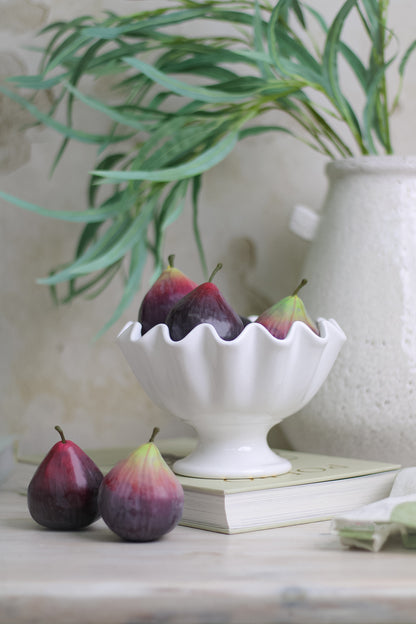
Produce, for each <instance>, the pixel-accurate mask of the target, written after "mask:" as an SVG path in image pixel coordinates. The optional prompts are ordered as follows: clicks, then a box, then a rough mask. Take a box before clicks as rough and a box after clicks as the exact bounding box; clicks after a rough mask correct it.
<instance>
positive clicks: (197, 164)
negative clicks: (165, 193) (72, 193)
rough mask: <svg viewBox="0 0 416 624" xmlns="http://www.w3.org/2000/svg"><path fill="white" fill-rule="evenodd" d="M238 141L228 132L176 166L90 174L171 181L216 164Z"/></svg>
mask: <svg viewBox="0 0 416 624" xmlns="http://www.w3.org/2000/svg"><path fill="white" fill-rule="evenodd" d="M237 141H238V132H230V133H229V134H228V135H227V136H225V137H224V138H223V139H221V141H218V143H216V144H215V145H214V146H213V147H211V148H209V149H207V150H206V151H205V152H203V153H202V154H200V155H199V156H196V158H193V159H192V160H190V161H189V162H187V163H185V164H183V165H178V166H177V167H166V168H165V169H159V170H148V171H145V170H144V171H140V170H139V171H99V170H96V171H92V172H91V173H92V175H96V176H98V177H102V178H108V179H107V182H115V181H120V180H153V181H155V182H172V181H174V180H179V179H184V178H192V177H194V176H195V175H199V174H200V173H203V172H204V171H207V170H208V169H211V168H212V167H214V166H215V165H218V163H220V162H221V161H222V160H224V158H226V156H228V154H230V152H232V150H233V149H234V147H235V145H236V143H237Z"/></svg>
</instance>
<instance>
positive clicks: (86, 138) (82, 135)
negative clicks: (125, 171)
mask: <svg viewBox="0 0 416 624" xmlns="http://www.w3.org/2000/svg"><path fill="white" fill-rule="evenodd" d="M0 92H1V93H3V94H4V95H7V97H9V98H10V99H11V100H13V101H14V102H16V103H17V104H20V105H21V106H22V107H23V108H25V109H26V110H27V111H29V113H31V114H32V115H33V117H35V119H38V121H41V122H42V123H44V124H45V125H46V126H49V127H50V128H52V129H53V130H56V131H57V132H58V133H59V134H63V135H64V136H67V137H69V138H71V139H76V140H77V141H81V142H83V143H103V142H106V143H107V142H108V141H109V142H111V143H119V142H120V141H125V140H126V139H129V138H131V137H132V136H133V134H124V135H118V136H113V137H108V135H105V134H90V133H88V132H83V131H82V130H74V129H73V128H70V127H68V126H66V125H65V124H62V123H60V122H58V121H55V120H54V119H52V117H50V116H49V115H47V114H45V113H42V111H40V110H39V109H38V108H37V106H35V105H34V104H32V103H31V102H29V101H28V100H25V98H23V97H22V96H20V95H19V94H18V93H14V92H13V91H11V90H10V89H7V88H6V87H4V86H3V85H0Z"/></svg>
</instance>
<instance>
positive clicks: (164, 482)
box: [27, 425, 184, 542]
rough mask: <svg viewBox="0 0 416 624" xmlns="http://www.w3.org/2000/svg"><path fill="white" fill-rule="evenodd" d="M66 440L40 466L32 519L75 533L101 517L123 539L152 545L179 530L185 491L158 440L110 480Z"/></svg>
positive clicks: (33, 484)
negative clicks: (158, 444) (159, 446)
mask: <svg viewBox="0 0 416 624" xmlns="http://www.w3.org/2000/svg"><path fill="white" fill-rule="evenodd" d="M55 429H56V430H57V431H58V432H59V434H60V437H61V440H60V441H59V442H56V444H54V446H53V447H52V448H51V449H50V451H49V453H48V454H47V455H46V457H45V458H44V459H43V461H42V462H41V463H40V464H39V466H38V468H37V470H36V472H35V473H34V475H33V477H32V479H31V481H30V483H29V487H28V493H27V501H28V508H29V512H30V515H31V516H32V518H33V519H34V520H35V521H36V522H37V523H38V524H40V525H41V526H43V527H46V528H48V529H52V530H61V531H76V530H79V529H83V528H85V527H87V526H89V525H90V524H92V523H93V522H95V521H96V520H98V518H100V517H102V519H103V520H104V522H105V523H106V525H107V526H108V527H109V529H111V531H112V532H113V533H115V534H116V535H117V536H118V537H120V538H122V539H123V540H126V541H130V542H149V541H154V540H156V539H159V538H160V537H162V536H163V535H165V534H166V533H168V532H169V531H171V530H172V529H174V528H175V526H176V525H177V524H178V522H179V521H180V519H181V517H182V513H183V504H184V492H183V488H182V485H181V484H180V482H179V480H178V479H177V477H176V476H175V474H174V473H173V472H172V470H171V469H170V468H169V466H168V464H167V463H166V462H165V460H164V459H163V457H162V455H161V453H160V451H159V449H158V447H157V446H156V445H155V443H154V438H155V436H156V434H157V433H158V431H159V429H158V428H157V427H155V428H154V430H153V433H152V436H151V438H150V440H149V442H147V443H145V444H142V445H141V446H139V448H137V449H136V450H135V451H133V452H132V453H130V454H129V455H128V456H127V457H126V458H125V459H122V460H120V461H119V462H118V463H117V464H116V465H115V466H114V467H113V468H112V469H111V470H110V471H109V472H108V473H107V474H106V475H105V476H104V475H103V473H102V472H101V470H100V469H99V468H98V466H97V465H96V464H95V462H94V461H93V460H92V459H91V457H90V456H89V455H87V453H85V452H84V451H83V450H82V449H81V448H80V447H79V446H78V445H77V444H75V443H74V442H72V441H71V440H67V439H66V438H65V435H64V433H63V431H62V429H61V427H59V426H58V425H57V426H56V427H55Z"/></svg>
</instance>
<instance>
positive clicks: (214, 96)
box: [123, 57, 249, 104]
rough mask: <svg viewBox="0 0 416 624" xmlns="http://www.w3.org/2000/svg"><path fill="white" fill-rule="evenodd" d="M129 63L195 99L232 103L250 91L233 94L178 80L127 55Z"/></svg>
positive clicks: (126, 60)
mask: <svg viewBox="0 0 416 624" xmlns="http://www.w3.org/2000/svg"><path fill="white" fill-rule="evenodd" d="M123 60H124V62H125V63H127V65H131V67H134V68H135V69H139V70H140V71H141V72H143V73H144V74H145V75H146V76H148V78H150V79H151V80H153V81H154V82H156V83H157V84H160V85H161V86H162V87H165V88H166V89H169V90H170V91H172V92H173V93H176V94H177V95H182V96H183V97H188V98H192V99H194V100H199V101H201V102H210V103H216V104H219V103H230V102H239V101H241V100H242V99H246V98H247V97H248V95H249V93H241V94H238V95H235V94H234V95H231V94H228V93H224V92H223V91H220V90H217V89H214V88H212V89H208V88H206V87H201V86H198V85H191V84H187V83H186V82H183V81H182V80H178V79H177V78H174V77H172V76H169V75H167V74H165V73H163V72H161V71H160V70H158V69H156V67H154V66H153V65H149V64H148V63H145V62H144V61H141V60H140V59H137V58H129V57H126V58H124V59H123Z"/></svg>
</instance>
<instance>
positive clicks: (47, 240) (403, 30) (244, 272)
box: [0, 0, 416, 452]
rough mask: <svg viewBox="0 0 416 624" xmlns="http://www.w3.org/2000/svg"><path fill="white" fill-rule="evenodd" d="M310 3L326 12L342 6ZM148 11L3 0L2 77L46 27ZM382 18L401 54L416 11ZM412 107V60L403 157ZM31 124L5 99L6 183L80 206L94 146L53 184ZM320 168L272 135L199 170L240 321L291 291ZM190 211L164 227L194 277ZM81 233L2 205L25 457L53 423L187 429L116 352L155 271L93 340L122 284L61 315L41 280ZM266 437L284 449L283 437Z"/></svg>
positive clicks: (13, 379) (2, 405)
mask: <svg viewBox="0 0 416 624" xmlns="http://www.w3.org/2000/svg"><path fill="white" fill-rule="evenodd" d="M314 4H316V6H317V8H319V9H320V10H321V11H324V12H325V13H326V14H327V15H328V16H329V15H332V14H333V12H334V10H335V9H336V8H337V7H338V6H340V4H341V3H340V2H338V1H337V2H335V3H334V2H333V0H332V1H331V0H320V1H319V2H318V1H317V0H315V2H314ZM139 5H140V7H139ZM146 6H149V7H150V6H154V2H153V1H150V0H148V1H147V2H138V1H136V2H132V1H131V0H130V1H129V0H112V1H111V2H110V1H107V0H73V1H72V2H67V1H66V0H39V1H36V0H0V13H1V20H0V79H2V78H4V77H6V76H8V75H13V74H20V73H24V72H28V73H30V72H32V71H34V70H35V69H36V66H37V57H36V55H35V54H34V53H33V52H32V51H30V50H28V49H27V48H28V47H29V46H30V45H33V44H34V43H35V41H36V40H35V33H36V31H37V30H38V29H39V28H41V27H42V26H45V25H46V24H48V23H51V22H53V21H55V20H58V19H68V18H73V17H76V16H77V15H80V14H81V13H83V14H86V13H89V14H96V15H99V14H100V13H101V12H102V11H103V10H105V9H110V8H111V9H112V10H114V11H116V12H121V13H126V14H127V13H130V12H132V11H134V10H136V9H139V8H140V9H141V8H145V7H146ZM390 22H391V24H392V26H393V28H394V29H395V30H396V32H397V33H398V35H399V38H400V41H401V47H402V49H405V48H406V47H407V45H408V44H409V43H410V41H411V40H412V38H413V37H414V27H413V26H414V24H415V23H416V3H415V2H414V1H412V0H395V2H392V3H391V8H390ZM360 45H361V42H360V41H359V40H358V41H357V46H358V47H359V46H360ZM347 79H348V77H347ZM97 88H99V87H97ZM352 88H353V87H351V89H352ZM351 93H352V97H355V93H354V92H353V91H351ZM42 97H47V96H45V95H43V96H39V100H38V103H39V105H41V106H42V105H44V104H45V105H46V102H42ZM415 101H416V62H415V60H412V61H411V63H410V64H409V67H408V71H407V76H406V82H405V86H404V90H403V95H402V100H401V105H400V107H399V109H398V110H397V112H396V115H395V117H394V118H393V122H392V130H393V140H394V146H395V150H396V152H397V153H402V154H414V153H415V131H414V113H415V104H414V103H415ZM28 121H29V118H28V116H27V114H26V113H24V112H23V111H22V110H21V109H20V108H19V107H18V106H17V105H15V104H13V103H12V102H10V101H8V100H7V99H6V98H4V97H3V96H0V188H1V189H2V190H3V191H5V192H7V193H11V194H14V195H17V196H19V197H21V198H22V199H26V200H28V201H33V202H35V203H37V204H40V205H42V206H45V207H50V208H56V207H59V208H61V209H63V210H70V209H73V208H77V207H79V206H85V192H86V184H87V176H86V172H87V171H88V170H90V169H91V168H92V165H93V164H94V158H95V151H94V149H91V148H88V147H86V146H85V145H81V144H77V143H74V144H72V145H71V146H70V148H69V149H68V151H67V153H66V155H65V156H64V158H63V160H62V162H61V164H60V165H59V167H58V168H57V170H56V171H55V173H54V175H53V176H52V177H50V176H49V171H50V167H51V164H52V162H53V158H54V155H55V153H56V150H57V149H58V147H59V138H58V137H57V136H56V135H55V134H54V133H53V132H52V131H51V130H48V129H46V128H44V127H37V128H32V129H29V130H27V129H24V128H22V127H23V126H24V124H25V123H27V122H28ZM80 121H81V123H83V124H85V125H86V126H88V127H89V126H90V125H91V124H93V126H94V127H95V128H97V129H99V128H100V124H101V123H103V122H102V121H101V120H99V119H97V118H96V117H95V116H94V117H92V116H91V113H90V112H82V113H81V117H80ZM324 165H325V159H324V158H323V157H321V156H319V155H317V154H316V153H315V152H313V151H312V150H310V149H309V148H308V147H306V146H305V145H303V144H301V143H299V142H295V141H294V140H293V139H292V138H290V137H288V136H285V135H283V134H280V135H276V134H270V135H264V136H262V137H261V138H259V137H257V138H251V139H247V140H245V141H244V142H243V143H241V144H240V145H239V146H238V147H237V148H236V149H235V151H234V152H233V153H232V154H231V155H230V156H229V157H228V158H227V159H226V160H225V161H224V162H223V163H222V164H221V165H219V166H218V167H216V168H215V169H214V170H212V171H210V172H209V173H208V174H207V175H206V176H205V178H204V187H203V193H202V202H201V226H202V230H203V232H204V233H205V238H204V241H205V246H206V249H207V255H208V261H209V264H210V266H214V265H215V264H216V263H217V262H218V261H220V260H221V261H222V262H223V263H224V270H223V271H222V273H221V274H219V275H218V279H217V283H218V286H219V287H220V288H221V290H222V291H223V292H224V294H225V296H226V297H227V298H228V299H229V300H230V302H231V303H232V304H233V305H234V306H235V307H236V308H237V309H238V310H239V311H240V312H241V313H243V314H248V313H250V312H258V311H261V309H262V308H263V307H265V306H267V305H269V303H272V302H274V301H277V300H278V299H280V298H281V297H283V296H285V295H286V294H287V293H288V292H289V291H291V290H293V287H294V285H295V284H296V283H297V281H298V279H299V277H300V273H301V267H302V262H303V258H304V255H305V252H306V250H307V245H308V243H306V242H305V241H302V240H300V239H299V238H297V237H296V236H295V235H294V234H293V233H292V232H291V231H290V229H289V221H290V216H291V212H292V209H293V206H294V205H295V204H297V203H301V204H307V205H309V206H310V207H312V208H313V209H315V210H317V211H319V207H320V205H321V203H322V200H323V198H324V195H325V191H326V180H325V175H324ZM189 217H190V215H189V210H188V211H185V213H184V214H183V216H182V217H181V218H180V220H179V221H178V222H177V223H176V224H175V225H174V227H173V228H172V229H171V232H170V234H169V237H168V241H167V245H166V249H165V251H166V254H168V253H173V252H176V254H177V260H178V265H180V267H181V268H182V269H183V270H184V271H185V272H187V273H188V274H189V275H190V277H192V278H193V279H194V280H196V281H201V280H202V272H201V271H200V269H199V267H198V263H197V252H196V247H195V244H194V241H193V238H192V233H191V227H190V218H189ZM78 231H79V226H78V225H69V224H67V223H64V222H59V221H52V220H48V219H44V218H42V217H39V216H37V215H34V214H31V213H28V212H25V211H23V210H21V209H19V208H16V207H14V206H12V205H10V204H8V203H6V202H4V201H1V200H0V253H1V263H0V300H1V315H0V341H1V351H0V434H5V433H15V434H16V435H18V436H19V438H20V443H21V448H22V452H27V451H30V452H43V451H46V450H47V449H48V448H49V447H50V446H51V444H52V443H53V442H55V441H56V434H55V432H54V431H53V426H54V425H55V424H61V426H62V427H63V428H64V430H65V431H66V433H67V436H68V437H70V438H71V439H73V440H75V441H77V442H78V443H79V444H80V445H81V446H84V447H92V446H102V445H110V444H120V445H131V444H133V445H135V444H136V443H137V444H140V443H141V442H143V441H144V440H145V439H147V437H148V435H149V433H150V431H151V429H152V427H153V426H154V425H155V424H158V425H159V426H160V427H161V430H162V432H161V436H163V437H168V436H171V435H179V436H181V435H187V434H189V433H192V432H191V430H190V429H188V428H187V427H186V426H185V425H182V424H181V423H179V422H178V421H177V420H176V419H175V418H173V417H172V416H170V415H168V414H166V413H162V412H161V410H159V408H157V407H156V406H155V405H153V404H152V403H151V401H150V400H149V399H148V398H147V397H146V395H145V394H144V392H143V391H142V390H141V388H140V386H139V385H138V383H137V382H136V380H135V378H134V377H133V374H132V373H131V371H130V369H129V367H128V366H127V364H126V362H125V361H124V359H123V357H122V355H121V352H120V351H119V349H118V347H117V345H116V344H115V335H116V333H117V331H118V329H120V328H121V327H122V326H123V324H124V322H125V321H127V320H131V319H135V318H136V316H137V310H138V307H139V304H140V300H141V297H142V296H143V294H144V292H145V291H146V290H147V288H148V282H147V279H148V278H149V276H150V274H151V271H152V267H151V266H150V263H149V266H148V267H147V269H146V277H145V280H144V282H143V286H142V290H141V292H140V293H138V295H137V298H136V300H135V301H134V303H133V304H132V305H131V306H130V309H129V310H128V311H127V312H126V313H125V315H124V317H123V319H121V321H120V322H119V323H118V324H117V326H116V327H114V328H113V329H112V330H110V331H109V332H108V333H107V334H106V335H105V336H104V337H103V338H101V339H100V340H99V341H98V342H94V341H93V336H94V334H95V333H96V332H97V331H98V330H99V329H100V328H101V326H102V325H103V324H104V323H105V321H106V320H107V319H108V317H109V315H110V312H111V311H112V310H113V309H114V307H115V305H116V302H117V301H118V298H119V296H120V293H121V285H120V283H119V282H117V281H115V282H114V283H113V284H112V285H111V286H110V287H109V288H108V290H106V291H105V292H104V293H103V294H102V295H101V296H100V297H98V298H97V299H94V300H92V301H84V300H78V301H74V302H73V303H71V304H69V305H67V306H63V307H56V306H55V305H54V304H53V302H52V300H51V298H50V296H49V292H48V290H47V288H46V287H44V286H40V285H38V284H37V283H36V279H37V278H38V277H41V276H45V275H47V274H48V272H49V271H50V269H51V268H52V267H53V266H57V265H59V264H60V263H63V262H65V261H66V260H68V259H69V258H70V257H71V255H72V253H73V251H74V244H75V240H76V234H77V232H78ZM309 287H311V288H313V285H310V286H309ZM305 302H306V303H307V292H306V291H305ZM322 314H323V315H325V310H323V311H322ZM274 439H275V441H276V443H282V444H284V440H283V439H282V438H281V434H279V432H278V430H276V431H275V433H274Z"/></svg>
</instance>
